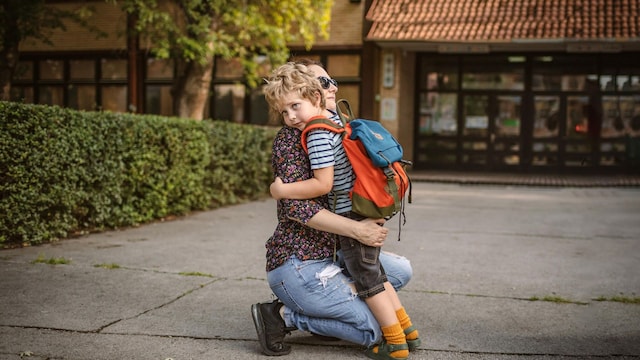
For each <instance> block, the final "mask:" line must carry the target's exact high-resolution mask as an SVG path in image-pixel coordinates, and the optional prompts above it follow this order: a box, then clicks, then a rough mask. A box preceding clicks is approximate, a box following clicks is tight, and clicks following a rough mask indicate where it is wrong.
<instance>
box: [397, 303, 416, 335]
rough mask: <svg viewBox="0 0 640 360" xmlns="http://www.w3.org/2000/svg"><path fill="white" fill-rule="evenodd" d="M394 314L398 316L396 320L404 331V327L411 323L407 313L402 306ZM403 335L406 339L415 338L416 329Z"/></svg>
mask: <svg viewBox="0 0 640 360" xmlns="http://www.w3.org/2000/svg"><path fill="white" fill-rule="evenodd" d="M396 316H397V317H398V321H400V326H401V327H402V331H403V332H404V329H407V328H409V327H411V325H413V324H412V323H411V319H410V318H409V315H408V314H407V312H406V311H405V310H404V307H401V308H400V309H398V310H396ZM405 335H406V338H407V340H415V339H417V338H418V337H419V334H418V330H413V331H412V332H410V333H408V334H405Z"/></svg>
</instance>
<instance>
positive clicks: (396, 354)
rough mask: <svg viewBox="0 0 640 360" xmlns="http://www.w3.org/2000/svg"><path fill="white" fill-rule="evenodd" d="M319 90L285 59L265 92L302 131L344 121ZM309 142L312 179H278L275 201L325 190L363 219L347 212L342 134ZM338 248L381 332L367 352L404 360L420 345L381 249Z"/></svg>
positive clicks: (318, 134)
mask: <svg viewBox="0 0 640 360" xmlns="http://www.w3.org/2000/svg"><path fill="white" fill-rule="evenodd" d="M316 70H317V69H316ZM325 77H327V78H328V76H325ZM328 84H329V87H330V86H331V84H333V85H334V86H336V84H335V82H328ZM323 88H324V87H323V86H321V83H320V81H319V80H318V78H317V77H316V74H314V72H313V71H311V70H309V68H307V67H306V66H304V65H302V64H295V63H287V64H285V65H283V66H281V67H279V68H278V69H276V70H275V71H274V74H273V76H272V78H270V79H269V82H268V84H267V85H266V86H265V88H264V90H263V91H264V94H265V97H266V99H267V102H268V103H269V105H270V108H271V110H272V111H274V112H275V113H277V114H278V115H279V116H282V119H283V121H284V123H285V125H287V126H291V127H295V128H298V129H300V130H303V129H304V128H305V126H306V124H307V122H309V121H310V120H312V119H313V118H317V117H329V118H331V119H332V120H333V121H334V122H335V123H336V124H339V125H342V124H341V122H340V119H339V118H338V117H337V115H335V114H332V113H331V112H329V111H327V110H326V108H325V101H324V92H323ZM307 145H308V150H309V160H310V163H311V168H312V170H313V174H314V177H313V178H312V179H309V180H305V181H298V182H294V183H288V184H284V183H282V181H281V180H280V179H278V178H276V180H275V181H274V183H273V184H272V185H271V194H272V196H273V197H274V198H276V199H281V198H289V199H310V198H314V197H318V196H321V195H325V194H327V195H328V196H329V203H330V204H334V206H333V208H334V209H333V211H334V212H336V213H337V214H341V215H343V216H347V217H351V218H355V219H361V218H362V217H358V216H357V215H356V214H353V213H351V199H350V197H349V191H350V190H351V188H352V187H353V182H354V179H355V176H354V174H353V170H352V168H351V164H350V163H349V160H348V159H347V156H346V153H345V151H344V148H343V147H342V138H341V136H340V134H336V133H333V132H330V131H328V130H323V129H318V130H313V131H311V132H310V133H309V134H308V137H307ZM340 247H341V249H342V253H343V256H344V261H345V265H346V267H347V270H348V271H349V273H350V274H351V276H352V277H353V279H354V281H355V287H356V290H357V292H358V295H359V296H360V297H362V298H363V299H364V301H365V302H366V303H367V305H368V306H369V308H370V309H371V312H372V313H373V314H374V316H375V317H376V319H377V320H378V323H379V324H380V326H381V329H382V332H383V336H384V341H383V342H382V343H381V344H379V345H377V346H374V347H372V348H370V349H368V350H367V352H366V354H367V356H368V357H370V358H372V359H393V360H395V359H406V358H407V356H408V355H409V346H411V349H414V348H415V347H417V346H419V342H420V339H419V337H418V331H417V330H415V328H414V327H413V326H412V324H411V320H410V319H409V317H408V315H407V314H406V312H405V310H404V308H403V307H402V304H401V303H400V299H399V298H398V296H397V294H396V292H395V290H394V289H393V287H392V286H391V284H390V283H389V282H388V281H387V278H386V275H385V273H384V269H383V268H382V266H380V262H379V261H378V257H379V254H380V247H372V246H366V245H364V244H362V243H360V242H358V241H357V240H354V239H351V238H347V237H340ZM399 319H400V320H399Z"/></svg>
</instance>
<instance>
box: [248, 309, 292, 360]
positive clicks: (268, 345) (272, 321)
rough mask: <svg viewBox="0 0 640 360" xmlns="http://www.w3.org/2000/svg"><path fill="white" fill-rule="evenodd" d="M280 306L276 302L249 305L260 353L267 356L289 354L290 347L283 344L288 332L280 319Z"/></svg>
mask: <svg viewBox="0 0 640 360" xmlns="http://www.w3.org/2000/svg"><path fill="white" fill-rule="evenodd" d="M282 306H283V305H282V303H280V302H279V301H278V300H274V301H272V302H269V303H258V304H253V305H251V317H252V318H253V324H254V325H255V326H256V332H257V333H258V339H259V340H260V346H261V347H262V353H263V354H265V355H268V356H281V355H287V354H289V353H290V352H291V346H290V345H287V344H285V343H284V337H285V335H287V334H288V333H289V331H288V330H287V328H286V327H285V324H284V320H282V318H281V317H280V308H281V307H282Z"/></svg>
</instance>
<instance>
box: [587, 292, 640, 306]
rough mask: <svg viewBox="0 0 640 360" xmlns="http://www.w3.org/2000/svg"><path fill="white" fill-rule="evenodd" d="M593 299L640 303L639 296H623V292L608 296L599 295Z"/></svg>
mask: <svg viewBox="0 0 640 360" xmlns="http://www.w3.org/2000/svg"><path fill="white" fill-rule="evenodd" d="M634 295H635V294H634ZM593 300H594V301H611V302H618V303H623V304H640V297H639V296H625V295H624V294H620V295H616V296H612V297H609V298H608V297H606V296H600V297H598V298H596V299H593Z"/></svg>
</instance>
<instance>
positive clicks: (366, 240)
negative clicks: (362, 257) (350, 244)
mask: <svg viewBox="0 0 640 360" xmlns="http://www.w3.org/2000/svg"><path fill="white" fill-rule="evenodd" d="M383 224H384V219H364V220H362V221H359V222H358V226H357V227H355V228H354V231H355V236H354V239H356V240H358V241H360V242H361V243H363V244H365V245H368V246H373V247H380V246H382V245H384V241H385V240H386V239H387V233H389V229H387V228H385V227H383V226H382V225H383Z"/></svg>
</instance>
